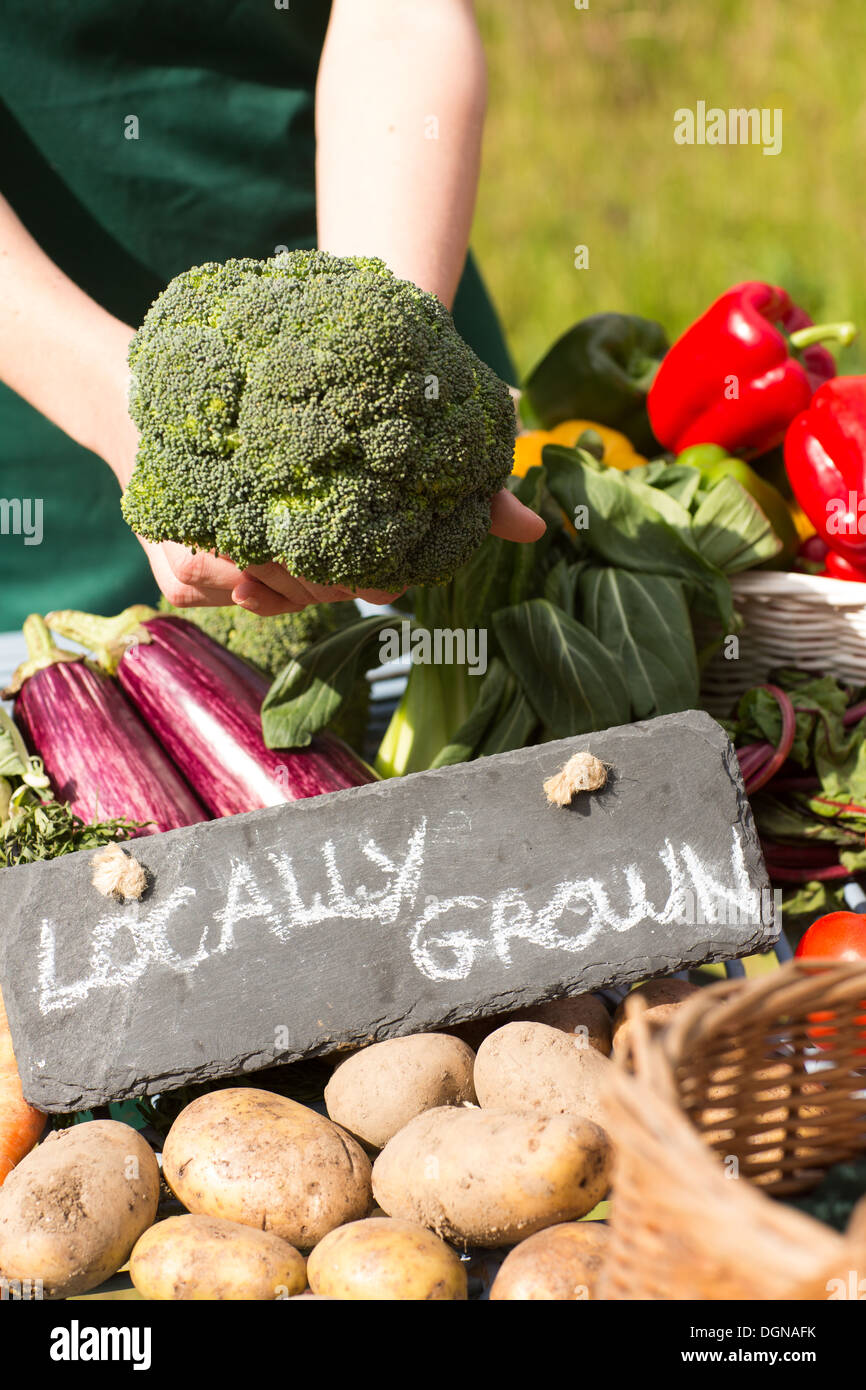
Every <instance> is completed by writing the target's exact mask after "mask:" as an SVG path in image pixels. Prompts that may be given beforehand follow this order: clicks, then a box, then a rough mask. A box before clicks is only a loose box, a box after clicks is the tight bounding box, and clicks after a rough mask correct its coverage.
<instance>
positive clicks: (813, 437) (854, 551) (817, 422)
mask: <svg viewBox="0 0 866 1390" xmlns="http://www.w3.org/2000/svg"><path fill="white" fill-rule="evenodd" d="M785 468H786V469H787V472H788V478H789V480H790V483H791V487H792V488H793V489H794V495H795V497H796V498H797V501H798V502H799V503H800V506H801V507H802V508H803V511H804V512H805V513H806V515H807V517H808V518H809V520H810V521H811V523H812V525H813V526H814V527H815V530H816V531H817V532H818V535H819V536H820V537H821V538H822V540H824V541H826V543H827V545H828V546H829V548H830V551H831V552H832V554H831V555H829V556H828V557H827V572H828V574H830V575H832V576H833V577H835V578H837V579H855V580H859V581H860V582H863V580H864V579H866V376H837V377H835V378H834V379H833V380H832V381H828V382H826V383H825V384H824V385H823V386H822V387H821V388H820V390H818V391H816V392H815V395H814V396H813V397H812V401H811V404H810V405H809V408H808V409H807V410H804V411H802V412H801V413H800V414H799V415H798V416H797V417H796V418H795V419H794V420H793V421H792V422H791V424H790V426H789V428H788V432H787V434H786V435H785Z"/></svg>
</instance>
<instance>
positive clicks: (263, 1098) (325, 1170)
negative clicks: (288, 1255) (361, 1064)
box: [162, 1086, 372, 1249]
mask: <svg viewBox="0 0 866 1390" xmlns="http://www.w3.org/2000/svg"><path fill="white" fill-rule="evenodd" d="M162 1170H163V1173H164V1175H165V1179H166V1182H167V1183H168V1184H169V1186H170V1187H171V1189H172V1191H173V1192H174V1193H175V1194H176V1196H178V1197H179V1198H180V1200H181V1201H182V1202H183V1204H184V1206H185V1207H187V1208H188V1210H189V1211H191V1212H193V1213H195V1214H199V1215H203V1216H220V1217H223V1218H225V1220H227V1221H239V1222H241V1224H242V1225H244V1226H255V1227H257V1228H258V1229H259V1230H261V1231H273V1232H275V1234H276V1235H278V1236H282V1238H283V1239H284V1240H287V1241H288V1242H289V1243H290V1244H291V1245H295V1246H299V1247H300V1248H302V1249H306V1248H308V1247H309V1246H312V1245H315V1244H316V1242H317V1241H320V1240H321V1239H322V1236H324V1235H327V1233H328V1231H330V1230H333V1228H334V1227H335V1226H339V1225H341V1224H342V1223H343V1222H344V1221H356V1220H358V1219H359V1218H360V1217H362V1216H366V1215H367V1212H368V1211H369V1209H370V1207H371V1205H372V1202H371V1197H370V1160H369V1159H368V1158H367V1155H366V1154H365V1153H364V1150H363V1149H362V1148H361V1146H360V1144H358V1143H356V1141H355V1140H354V1139H352V1138H351V1136H350V1135H348V1134H346V1133H344V1131H343V1130H341V1129H339V1128H338V1127H337V1125H335V1124H332V1122H331V1121H330V1120H328V1119H326V1118H325V1117H324V1116H323V1115H318V1114H317V1113H316V1111H315V1110H310V1109H309V1108H308V1107H307V1106H306V1105H300V1104H299V1103H298V1102H297V1101H294V1100H288V1099H287V1098H286V1097H285V1096H278V1095H275V1094H273V1093H272V1092H270V1091H259V1090H256V1089H255V1088H253V1087H248V1086H235V1087H228V1088H227V1089H225V1090H221V1091H210V1092H209V1093H208V1094H207V1095H204V1096H199V1098H198V1099H197V1100H194V1101H193V1102H192V1103H191V1104H190V1105H188V1106H187V1107H186V1109H185V1110H182V1111H181V1113H180V1114H179V1115H178V1117H177V1119H176V1120H175V1122H174V1124H173V1125H172V1127H171V1129H170V1130H169V1132H168V1137H167V1139H166V1141H165V1148H164V1149H163V1154H162Z"/></svg>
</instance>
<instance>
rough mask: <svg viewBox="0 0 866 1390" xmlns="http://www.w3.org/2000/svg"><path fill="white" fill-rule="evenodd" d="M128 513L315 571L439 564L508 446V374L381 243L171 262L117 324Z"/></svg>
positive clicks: (381, 574)
mask: <svg viewBox="0 0 866 1390" xmlns="http://www.w3.org/2000/svg"><path fill="white" fill-rule="evenodd" d="M129 362H130V367H131V369H132V380H133V384H132V391H131V397H130V414H131V415H132V418H133V420H134V421H135V423H136V425H137V426H138V428H139V431H140V444H139V450H138V456H137V461H136V465H135V469H134V471H133V474H132V478H131V480H130V483H129V486H128V488H127V490H126V493H125V494H124V499H123V511H124V516H125V517H126V520H127V521H128V522H129V525H130V526H131V527H132V528H133V530H134V531H136V532H138V533H139V534H140V535H142V536H145V537H147V538H148V539H149V540H153V541H163V540H173V541H179V542H181V543H182V544H184V545H188V546H194V547H196V548H197V549H201V550H217V551H218V552H219V553H221V554H224V555H227V556H228V557H229V558H230V559H232V560H234V561H235V562H236V563H237V564H238V565H240V566H241V567H245V566H247V565H255V564H262V563H265V562H267V561H271V560H276V561H278V562H280V563H281V564H284V565H285V566H286V567H287V568H288V569H289V570H290V571H291V572H292V573H294V574H297V575H301V576H303V577H304V578H305V579H308V580H312V581H315V582H318V583H321V584H337V585H345V586H348V587H350V588H354V589H361V590H364V589H366V590H379V591H395V590H396V591H399V590H402V589H404V588H405V587H406V585H407V584H413V583H415V584H417V583H438V582H440V581H442V580H446V579H449V578H450V577H451V576H452V575H453V574H454V571H455V570H456V569H458V568H459V567H460V565H462V564H463V563H464V562H465V561H466V560H467V559H468V558H469V556H470V555H471V554H472V552H473V550H474V549H475V548H476V546H478V545H479V544H480V543H481V541H482V540H483V539H484V536H485V535H486V533H487V530H488V527H489V525H490V499H491V497H492V496H493V494H494V493H495V492H497V491H498V490H499V489H500V488H501V487H502V486H503V484H504V482H505V479H506V478H507V476H508V474H509V472H510V469H511V456H512V450H513V445H514V433H515V419H514V406H513V403H512V400H511V396H510V394H509V392H508V388H507V387H506V386H505V384H504V383H503V382H501V381H500V380H499V378H498V377H497V376H496V375H495V373H494V372H492V371H491V369H490V368H489V367H487V366H486V365H485V364H484V363H483V362H481V360H480V359H479V358H478V357H476V355H475V353H474V352H473V351H472V350H471V348H470V347H469V346H468V345H467V344H466V343H465V342H464V341H463V339H462V338H461V337H460V336H459V334H458V333H457V330H456V329H455V327H454V322H453V320H452V318H451V315H450V314H449V313H448V310H447V309H446V308H445V307H444V306H443V305H442V304H441V303H440V301H439V300H438V299H437V298H436V296H435V295H433V294H429V293H425V292H424V291H422V290H419V289H418V288H417V287H416V286H415V285H412V284H410V283H409V282H408V281H405V280H399V279H398V278H397V277H396V276H395V275H393V274H392V273H391V271H389V270H388V269H387V267H386V266H385V265H384V263H383V262H382V261H379V260H373V259H365V258H363V257H347V258H340V257H336V256H330V255H328V254H327V253H326V252H324V251H293V252H288V253H285V254H282V255H279V256H276V257H274V259H272V260H270V261H254V260H237V261H227V262H226V263H225V264H224V265H217V264H213V263H208V264H207V265H203V266H196V267H194V268H193V269H192V270H189V271H186V272H184V273H183V274H182V275H178V276H176V278H175V279H174V280H172V281H171V283H170V284H169V285H168V287H167V288H166V289H165V290H164V291H163V293H162V294H161V295H160V296H159V298H158V299H157V300H156V302H155V304H154V305H153V306H152V307H151V309H150V310H149V311H148V313H147V315H146V317H145V319H144V322H143V324H142V325H141V328H140V329H139V330H138V332H137V334H136V335H135V338H134V339H133V341H132V344H131V347H130V353H129Z"/></svg>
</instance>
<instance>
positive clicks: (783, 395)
mask: <svg viewBox="0 0 866 1390" xmlns="http://www.w3.org/2000/svg"><path fill="white" fill-rule="evenodd" d="M854 334H855V329H854V325H853V324H850V323H840V324H828V325H821V326H820V327H815V325H814V324H813V323H812V320H811V319H810V318H809V315H808V314H807V313H806V312H805V310H803V309H800V308H799V307H798V306H797V305H795V304H793V303H792V301H791V297H790V295H789V294H788V293H787V292H786V291H785V290H783V289H780V288H779V287H778V286H776V285H766V284H762V283H761V282H760V281H757V280H749V281H746V282H745V283H744V284H742V285H734V286H733V288H732V289H729V290H727V291H726V292H725V294H723V295H721V296H720V297H719V298H718V299H717V300H716V301H715V302H714V303H713V304H711V305H710V307H709V309H707V310H706V312H705V313H704V314H702V315H701V317H700V318H699V319H698V320H697V322H695V323H693V324H692V325H691V327H690V328H688V329H686V331H685V333H683V334H682V336H681V337H680V338H678V339H677V341H676V342H675V343H674V345H673V347H672V348H671V350H670V352H669V353H668V354H667V355H666V357H665V358H664V361H663V362H662V364H661V366H660V367H659V370H658V373H657V375H656V377H655V380H654V381H653V384H652V388H651V390H650V393H649V397H648V400H647V408H648V410H649V417H650V421H651V422H652V427H653V430H654V431H655V434H656V437H657V438H658V439H659V440H660V441H661V443H662V444H663V445H664V446H665V447H666V448H668V449H673V450H674V451H675V452H676V453H680V452H681V451H682V450H683V449H687V448H688V447H689V445H691V444H720V445H723V446H724V448H726V449H728V450H729V451H730V452H731V453H741V454H743V455H744V456H746V457H751V456H754V455H757V454H764V453H766V452H767V450H769V449H773V448H775V447H776V445H777V444H781V442H782V440H783V438H784V436H785V430H786V429H787V427H788V425H789V424H790V423H791V421H792V420H793V418H794V416H795V415H797V414H798V413H799V412H800V411H801V410H805V408H806V407H807V406H808V404H809V401H810V400H811V398H812V395H813V393H814V392H815V391H816V390H817V388H818V387H819V386H820V385H821V384H822V382H824V381H827V380H829V378H830V377H832V376H835V374H836V364H835V362H834V361H833V358H832V356H831V355H830V353H829V352H828V351H827V349H826V348H824V347H821V346H820V343H821V340H822V339H835V340H836V341H837V342H840V343H843V344H845V343H850V342H851V341H852V339H853V337H854Z"/></svg>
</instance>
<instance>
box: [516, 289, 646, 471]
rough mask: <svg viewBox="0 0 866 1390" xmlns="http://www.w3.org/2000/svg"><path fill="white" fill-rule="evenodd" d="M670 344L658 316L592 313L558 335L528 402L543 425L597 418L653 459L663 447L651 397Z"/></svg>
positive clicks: (530, 383)
mask: <svg viewBox="0 0 866 1390" xmlns="http://www.w3.org/2000/svg"><path fill="white" fill-rule="evenodd" d="M668 346H669V344H668V340H667V337H666V336H665V331H664V329H663V328H662V326H661V324H659V323H655V322H654V321H653V320H652V319H642V318H639V317H638V316H637V315H636V314H591V315H590V317H589V318H586V319H581V321H580V322H579V323H576V324H575V325H574V327H573V328H569V330H568V332H567V333H564V334H563V335H562V337H561V338H558V339H557V341H556V342H555V343H554V344H553V347H552V348H550V350H549V351H548V352H547V353H546V354H545V356H544V357H543V358H542V359H541V361H540V362H539V363H538V365H537V366H536V367H535V368H533V370H532V371H531V372H530V373H529V376H528V377H527V379H526V381H525V383H524V387H523V391H524V398H525V403H526V404H528V406H529V409H530V411H531V413H532V416H533V418H534V420H535V421H536V422H537V423H538V425H539V426H540V427H541V428H542V429H553V427H554V426H555V425H559V424H561V423H562V421H563V420H597V421H598V423H599V424H600V425H609V426H610V428H611V429H615V430H619V431H620V433H621V434H624V435H625V436H626V438H627V439H630V440H631V442H632V444H633V445H634V447H635V449H637V451H638V452H639V453H641V454H645V455H647V456H648V457H652V456H653V455H654V454H655V453H658V452H659V451H660V447H659V445H658V442H657V441H656V439H655V437H654V435H653V432H652V429H651V428H650V423H649V416H648V415H647V410H646V398H647V393H648V391H649V388H650V386H651V385H652V383H653V379H654V377H655V374H656V372H657V371H658V367H659V363H660V362H661V360H662V358H663V357H664V355H665V353H666V352H667V350H668ZM521 411H522V412H523V411H524V403H523V402H522V403H521Z"/></svg>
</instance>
